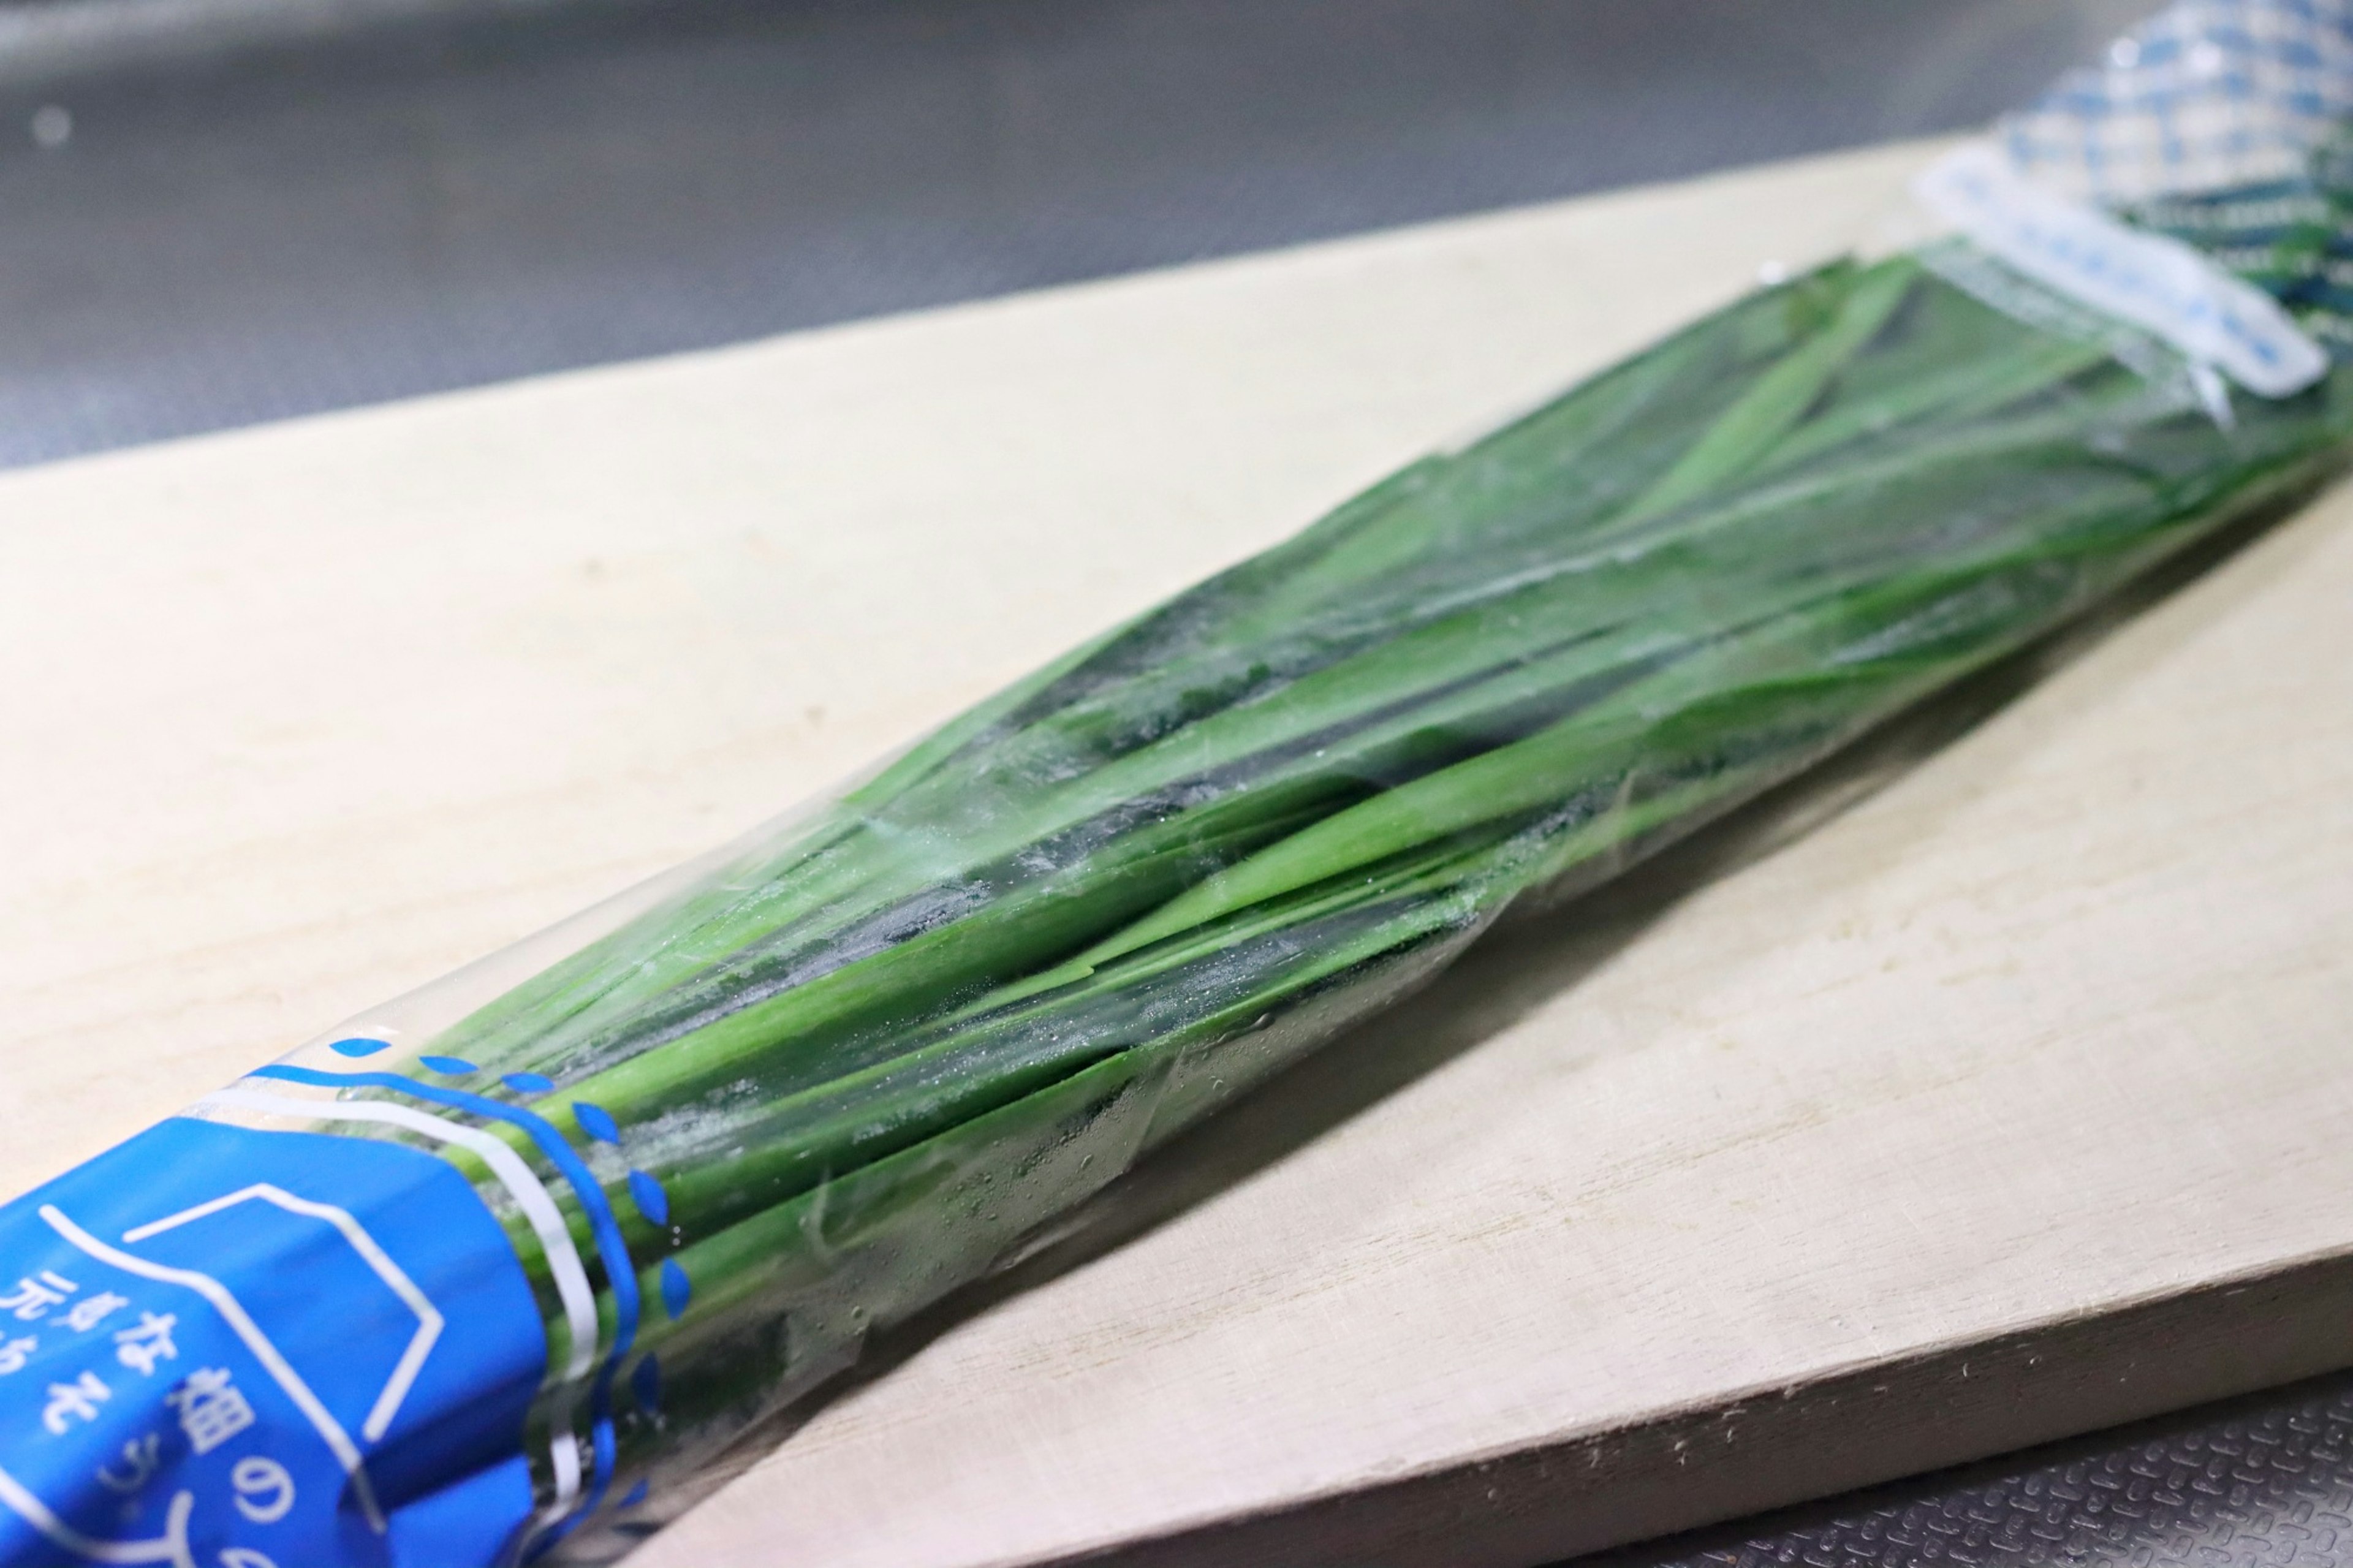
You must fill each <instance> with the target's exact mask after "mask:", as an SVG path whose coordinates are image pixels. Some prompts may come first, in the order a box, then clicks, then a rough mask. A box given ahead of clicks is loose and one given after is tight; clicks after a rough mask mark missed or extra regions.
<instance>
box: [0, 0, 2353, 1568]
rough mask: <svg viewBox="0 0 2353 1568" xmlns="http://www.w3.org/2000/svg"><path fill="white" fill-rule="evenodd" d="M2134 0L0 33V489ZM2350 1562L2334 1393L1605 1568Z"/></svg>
mask: <svg viewBox="0 0 2353 1568" xmlns="http://www.w3.org/2000/svg"><path fill="white" fill-rule="evenodd" d="M2150 8H2151V6H2150V5H2148V4H2147V0H762V3H753V0H700V3H694V4H688V3H685V0H0V464H23V463H29V462H38V461H43V460H47V459H51V458H60V457H66V456H69V455H72V454H75V453H79V452H87V451H92V450H97V449H101V448H104V447H116V446H122V445H127V444H132V443H136V442H142V441H151V440H156V439H161V438H165V437H173V436H179V435H186V434H192V433H195V432H198V431H203V430H209V429H218V428H224V427H227V426H237V425H243V424H248V423H253V422H256V421H259V420H265V419H271V418H279V417H283V416H291V415H298V414H303V413H310V412H315V411H319V410H322V409H329V408H336V407H343V406H350V405H357V404H362V403H368V402H374V401H379V400H382V399H386V398H393V397H400V396H406V395H415V394H418V393H424V392H431V391H436V390H440V389H444V388H449V387H456V386H463V385H469V384H482V383H487V382H493V381H501V380H506V379H510V378H512V377H516V376H521V375H527V374H533V373H536V372H542V371H549V370H556V369H562V368H566V367H571V366H576V365H583V364H591V363H600V362H606V361H612V360H618V359H627V358H633V357H638V356H642V355H648V354H656V353H668V352H673V351H677V350H682V349H692V348H700V347H705V346H710V345H714V344H720V343H726V342H738V341H742V340H745V339H749V338H755V337H761V336H765V335H768V334H771V333H775V332H780V331H790V330H793V329H795V328H800V327H808V326H815V325H819V324H823V323H827V322H832V321H845V320H849V319H853V318H856V317H860V316H867V315H873V314H878V313H881V312H887V311H893V310H909V309H914V308H920V307H923V306H928V305H937V304H943V303H946V302H948V301H952V300H965V299H972V298H977V297H982V296H987V295H991V294H997V293H1003V292H1007V291H1010V290H1014V289H1028V288H1034V287H1039V286H1042V285H1047V284H1053V283H1060V282H1067V281H1071V280H1074V279H1086V278H1095V277H1103V276H1108V275H1112V274H1116V273H1121V272H1126V271H1131V270H1134V269H1137V268H1151V267H1159V266H1166V265H1171V264H1175V263H1180V262H1184V261H1188V260H1194V259H1198V258H1205V257H1213V256H1220V255H1229V254H1234V253H1238V252H1242V251H1250V250H1257V249H1263V248H1267V247H1275V246H1282V245H1290V244H1296V243H1301V242H1304V241H1309V240H1314V239H1321V238H1328V237H1335V236H1339V235H1345V234H1349V233H1354V232H1360V231H1363V230H1366V229H1372V228H1379V227H1386V226H1394V225H1398V224H1407V223H1414V222H1420V221H1426V220H1430V219H1434V218H1440V217H1446V216H1454V215H1458V214H1463V213H1470V212H1476V211H1481V210H1485V209H1492V208H1495V207H1501V206H1507V205H1516V204H1522V203H1528V202H1536V201H1544V200H1548V199H1553V198H1556V197H1561V196H1567V195H1577V194H1580V193H1584V192H1590V191H1598V190H1603V189H1607V188H1609V187H1612V186H1618V185H1624V184H1635V183H1640V182H1645V181H1652V180H1661V179H1671V178H1676V177H1680V176H1686V175H1692V174H1702V173H1705V172H1708V171H1711V170H1715V169H1721V168H1725V167H1729V166H1733V165H1737V164H1741V163H1757V162H1762V161H1766V160H1769V159H1775V158H1782V157H1788V156H1792V155H1797V154H1801V153H1815V152H1822V151H1828V150H1831V149H1834V148H1839V147H1845V146H1853V145H1860V144H1862V143H1867V142H1876V141H1883V140H1886V139H1890V138H1895V137H1905V136H1915V135H1921V134H1926V133H1929V132H1939V131H1947V130H1952V129H1957V128H1959V127H1963V126H1967V125H1969V124H1972V123H1974V122H1977V121H1982V120H1984V119H1986V118H1988V117H1989V116H1990V115H1992V114H1994V113H1996V112H1997V111H1999V110H2001V109H2002V108H2004V107H2005V106H2007V105H2009V104H2011V103H2013V102H2016V101H2018V100H2020V99H2021V98H2023V97H2025V96H2026V95H2028V94H2031V92H2032V91H2034V90H2035V89H2037V88H2038V87H2040V86H2041V85H2042V84H2043V83H2044V82H2045V81H2047V80H2048V79H2050V78H2051V77H2052V75H2053V74H2054V73H2055V72H2056V71H2058V70H2059V69H2061V68H2063V67H2064V66H2066V65H2067V64H2069V63H2071V62H2073V61H2075V60H2079V59H2082V58H2087V57H2088V56H2090V55H2091V54H2092V53H2093V52H2094V51H2095V50H2096V49H2097V48H2098V47H2100V46H2101V44H2102V43H2103V42H2104V41H2105V39H2106V38H2107V37H2110V36H2112V35H2113V34H2114V33H2115V32H2116V31H2117V30H2118V29H2119V28H2120V27H2122V26H2124V25H2126V24H2127V23H2128V22H2130V21H2132V20H2134V19H2136V18H2137V16H2140V15H2142V14H2144V13H2145V12H2146V11H2147V10H2148V9H2150ZM1609 1561H1610V1562H1611V1563H1614V1564H1618V1565H1620V1568H1651V1565H1658V1564H1666V1563H1677V1564H1691V1565H1693V1568H1697V1565H1699V1564H1703V1563H1706V1564H1723V1565H1732V1564H1738V1565H1739V1568H1764V1565H1765V1564H1768V1563H1772V1564H1793V1563H1809V1564H1819V1565H1820V1568H1863V1565H1864V1564H1876V1565H1880V1568H1913V1565H1915V1564H1918V1565H1926V1564H1930V1563H1951V1564H1961V1563H1968V1564H1989V1565H1990V1564H2017V1565H2021V1568H2023V1565H2028V1564H2033V1565H2041V1564H2062V1563H2064V1564H2076V1563H2082V1564H2094V1563H2100V1564H2105V1563H2131V1564H2151V1565H2155V1564H2173V1563H2195V1564H2199V1565H2200V1568H2209V1565H2211V1568H2226V1565H2230V1568H2270V1565H2272V1564H2281V1565H2288V1564H2298V1565H2308V1564H2331V1563H2353V1376H2348V1377H2338V1378H2333V1379H2327V1380H2322V1381H2320V1382H2318V1383H2315V1384H2306V1385H2302V1386H2299V1387H2297V1388H2294V1389H2288V1390H2283V1391H2279V1392H2276V1393H2274V1394H2265V1395H2260V1396H2257V1397H2254V1398H2252V1399H2247V1400H2242V1401H2237V1402H2234V1403H2233V1404H2232V1405H2226V1406H2217V1407H2212V1408H2209V1409H2206V1410H2200V1411H2191V1412H2186V1413H2183V1414H2181V1415H2175V1416H2171V1417H2168V1418H2166V1419H2163V1420H2160V1421H2155V1422H2150V1423H2147V1424H2144V1425H2142V1426H2136V1427H2133V1428H2129V1429H2126V1430H2122V1431H2117V1432H2111V1433H2104V1434H2094V1435H2093V1436H2088V1437H2084V1438H2079V1439H2076V1440H2073V1441H2072V1442H2070V1443H2067V1444H2063V1445H2058V1446H2056V1447H2052V1448H2049V1449H2044V1450H2040V1451H2037V1452H2035V1453H2032V1454H2028V1455H2021V1456H2011V1457H2010V1458H2006V1459H2000V1460H1995V1461H1992V1462H1990V1463H1989V1464H1986V1465H1981V1466H1978V1467H1974V1468H1970V1469H1968V1470H1965V1471H1958V1472H1953V1473H1948V1474H1947V1475H1943V1476H1936V1477H1928V1478H1922V1479H1915V1480H1913V1481H1909V1482H1906V1483H1903V1484H1901V1485H1899V1486H1896V1487H1892V1488H1886V1489H1880V1490H1877V1491H1874V1492H1873V1493H1869V1494H1864V1495H1861V1496H1856V1497H1850V1498H1844V1499H1833V1500H1830V1501H1828V1502H1824V1503H1820V1504H1816V1505H1811V1506H1810V1507H1808V1508H1806V1509H1801V1510H1794V1511H1792V1512H1790V1513H1788V1514H1786V1515H1782V1516H1777V1517H1775V1518H1772V1519H1768V1520H1761V1521H1747V1522H1746V1523H1740V1524H1735V1525H1733V1526H1730V1527H1726V1528H1725V1529H1720V1530H1716V1531H1708V1532H1704V1533H1703V1534H1701V1535H1698V1536H1694V1537H1691V1538H1687V1539H1684V1540H1681V1541H1676V1542H1662V1543H1657V1544H1655V1545H1653V1546H1651V1547H1647V1548H1637V1549H1634V1550H1632V1551H1630V1552H1620V1553H1615V1554H1612V1556H1611V1558H1610V1559H1609Z"/></svg>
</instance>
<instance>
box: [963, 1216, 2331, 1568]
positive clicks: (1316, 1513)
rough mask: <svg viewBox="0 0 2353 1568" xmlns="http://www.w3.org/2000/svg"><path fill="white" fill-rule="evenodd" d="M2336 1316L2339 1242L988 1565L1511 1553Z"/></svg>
mask: <svg viewBox="0 0 2353 1568" xmlns="http://www.w3.org/2000/svg"><path fill="white" fill-rule="evenodd" d="M2348 1321H2353V1249H2348V1250H2342V1251H2335V1252H2329V1253H2326V1254H2321V1255H2316V1256H2313V1257H2308V1258H2304V1259H2300V1260H2297V1261H2295V1262H2293V1263H2290V1264H2287V1265H2284V1266H2281V1267H2277V1268H2268V1269H2265V1270H2263V1271H2260V1272H2256V1273H2253V1274H2248V1275H2242V1276H2232V1277H2224V1278H2221V1279H2213V1280H2208V1281H2203V1282H2201V1283H2200V1284H2197V1285H2194V1286H2191V1287H2189V1288H2187V1289H2181V1290H2179V1291H2175V1292H2170V1293H2168V1294H2166V1295H2162V1296H2158V1297H2156V1298H2149V1299H2143V1300H2139V1301H2137V1302H2134V1303H2131V1304H2129V1305H2126V1306H2124V1307H2120V1308H2118V1309H2116V1310H2109V1311H2103V1312H2096V1313H2091V1314H2085V1315H2073V1316H2067V1317H2060V1318H2054V1319H2052V1320H2050V1321H2045V1322H2042V1323H2037V1324H2033V1325H2031V1326H2029V1327H2026V1328H2023V1329H2017V1330H2012V1331H2005V1332H2002V1333H1999V1334H1994V1335H1990V1336H1987V1337H1984V1338H1981V1339H1978V1340H1975V1341H1972V1342H1969V1343H1967V1344H1963V1345H1957V1346H1947V1347H1944V1348H1942V1349H1939V1350H1937V1351H1935V1352H1928V1353H1925V1354H1913V1355H1905V1356H1898V1357H1893V1358H1890V1359H1889V1360H1886V1361H1883V1362H1876V1363H1868V1364H1865V1365H1862V1366H1859V1367H1850V1368H1844V1369H1841V1370H1839V1371H1837V1372H1835V1373H1831V1374H1829V1375H1826V1376H1822V1377H1820V1378H1817V1379H1814V1380H1811V1381H1808V1382H1800V1383H1796V1384H1790V1385H1788V1387H1786V1388H1784V1389H1781V1390H1778V1391H1768V1392H1767V1393H1766V1394H1763V1395H1762V1396H1761V1397H1760V1396H1758V1395H1757V1394H1753V1393H1752V1394H1746V1395H1743V1396H1741V1397H1738V1398H1736V1399H1732V1400H1728V1401H1724V1402H1719V1403H1715V1404H1711V1405H1705V1406H1701V1407H1696V1408H1689V1409H1684V1410H1681V1411H1677V1412H1675V1413H1673V1414H1672V1415H1667V1416H1664V1417H1662V1418H1661V1419H1659V1420H1656V1421H1651V1422H1645V1423H1642V1424H1640V1425H1637V1426H1624V1427H1618V1428H1614V1429H1611V1430H1609V1431H1606V1432H1600V1433H1591V1432H1580V1433H1576V1434H1571V1435H1568V1436H1562V1437H1559V1438H1555V1439H1546V1440H1545V1441H1542V1442H1538V1443H1534V1444H1530V1445H1527V1446H1525V1447H1519V1448H1516V1449H1512V1450H1507V1451H1502V1452H1497V1453H1494V1454H1491V1455H1488V1456H1486V1457H1484V1458H1479V1459H1475V1460H1467V1461H1464V1462H1462V1463H1460V1464H1455V1465H1451V1466H1448V1467H1445V1468H1440V1469H1436V1470H1430V1471H1425V1472H1419V1473H1417V1474H1413V1475H1409V1476H1402V1477H1398V1478H1394V1479H1387V1480H1383V1481H1380V1482H1377V1483H1376V1484H1373V1485H1369V1486H1365V1487H1358V1488H1351V1489H1345V1490H1342V1491H1336V1492H1331V1493H1326V1494H1324V1495H1322V1496H1319V1497H1316V1498H1313V1499H1310V1500H1305V1501H1303V1502H1301V1503H1299V1504H1297V1505H1294V1506H1291V1507H1287V1508H1282V1509H1279V1510H1269V1511H1267V1512H1263V1513H1256V1514H1250V1515H1246V1516H1242V1517H1238V1518H1234V1519H1230V1520H1221V1521H1214V1522H1209V1523H1203V1524H1198V1525H1194V1526H1191V1527H1188V1528H1186V1529H1184V1530H1181V1531H1174V1532H1169V1533H1165V1534H1161V1535H1157V1536H1155V1537H1152V1538H1149V1539H1141V1540H1136V1541H1131V1542H1116V1543H1111V1544H1107V1545H1103V1546H1098V1547H1094V1548H1091V1549H1089V1550H1087V1551H1085V1552H1079V1553H1075V1554H1071V1555H1064V1556H1058V1557H1055V1558H1053V1559H1050V1560H1039V1561H1036V1562H1030V1561H1028V1560H1025V1561H1023V1562H1021V1563H1010V1562H1008V1563H1003V1564H1000V1565H997V1568H1391V1565H1395V1568H1405V1565H1407V1564H1410V1565H1411V1568H1533V1565H1535V1564H1541V1563H1556V1562H1558V1561H1559V1560H1561V1559H1563V1558H1567V1557H1572V1556H1577V1555H1579V1554H1583V1553H1588V1552H1603V1551H1607V1550H1608V1549H1609V1548H1611V1547H1616V1546H1622V1545H1625V1544H1628V1543H1630V1542H1652V1541H1656V1540H1657V1539H1658V1538H1660V1537H1662V1536H1669V1535H1674V1534H1678V1533H1681V1532H1683V1531H1696V1530H1702V1529H1704V1527H1706V1526H1708V1525H1712V1524H1717V1523H1721V1522H1723V1521H1726V1520H1733V1519H1740V1518H1744V1517H1746V1516H1748V1515H1752V1514H1756V1513H1760V1512H1763V1511H1766V1510H1777V1509H1784V1508H1790V1507H1794V1506H1797V1505H1799V1504H1803V1503H1807V1502H1810V1501H1814V1500H1820V1499H1822V1498H1827V1497H1831V1496H1834V1495H1837V1494H1840V1493H1844V1492H1849V1491H1853V1490H1856V1489H1862V1488H1867V1487H1872V1486H1875V1485H1879V1484H1881V1483H1883V1482H1887V1481H1892V1480H1895V1479H1900V1478H1902V1477H1905V1476H1914V1475H1918V1474H1921V1473H1923V1472H1926V1471H1930V1470H1937V1469H1943V1468H1948V1467H1953V1466H1958V1465H1965V1464H1968V1463H1969V1462H1971V1461H1973V1460H1978V1459H1983V1458H1989V1457H1991V1456H1994V1455H1997V1454H2006V1453H2011V1452H2014V1451H2016V1450H2018V1449H2021V1448H2028V1447H2036V1446H2038V1445H2042V1444H2045V1443H2052V1442H2057V1441H2060V1440H2062V1439H2064V1438H2068V1437H2073V1436H2080V1435H2082V1434H2084V1433H2086V1432H2092V1431H2096V1430H2099V1429H2101V1428H2105V1427H2109V1426H2118V1425H2121V1424H2124V1423H2127V1422H2132V1421H2137V1420H2143V1419H2147V1418H2148V1417H2150V1416H2155V1415H2163V1414H2166V1413H2168V1412H2171V1411H2177V1410H2180V1409H2183V1408H2185V1407H2187V1406H2190V1405H2203V1404H2207V1403H2210V1402H2212V1401H2215V1400H2221V1399H2227V1398H2230V1397H2232V1396H2234V1395H2238V1394H2249V1393H2253V1392H2254V1391H2256V1390H2259V1389H2263V1388H2271V1387H2275V1386H2278V1385H2280V1384H2289V1383H2295V1382H2297V1381H2299V1380H2301V1379H2304V1378H2308V1377H2316V1376H2318V1375H2320V1374H2322V1373H2329V1372H2335V1371H2339V1370H2342V1369H2344V1368H2346V1367H2348V1366H2353V1334H2348V1333H2347V1332H2346V1328H2345V1326H2346V1324H2347V1323H2348ZM2256 1322H2261V1323H2262V1325H2263V1331H2261V1332H2260V1333H2255V1332H2250V1331H2249V1329H2250V1326H2251V1325H2252V1324H2253V1323H2256ZM1923 1405H1928V1406H1930V1407H1932V1408H1933V1409H1934V1410H1935V1412H1936V1414H1935V1415H1934V1416H1933V1417H1929V1418H1924V1417H1923V1416H1922V1415H1921V1413H1920V1412H1921V1407H1922V1406H1923ZM1664 1550H1666V1549H1664V1548H1662V1549H1657V1550H1654V1551H1651V1552H1646V1553H1645V1556H1644V1559H1643V1561H1644V1562H1645V1563H1648V1562H1651V1561H1652V1560H1653V1559H1654V1558H1656V1557H1657V1556H1658V1555H1659V1554H1660V1552H1662V1551H1664ZM1597 1568H1599V1565H1597Z"/></svg>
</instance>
